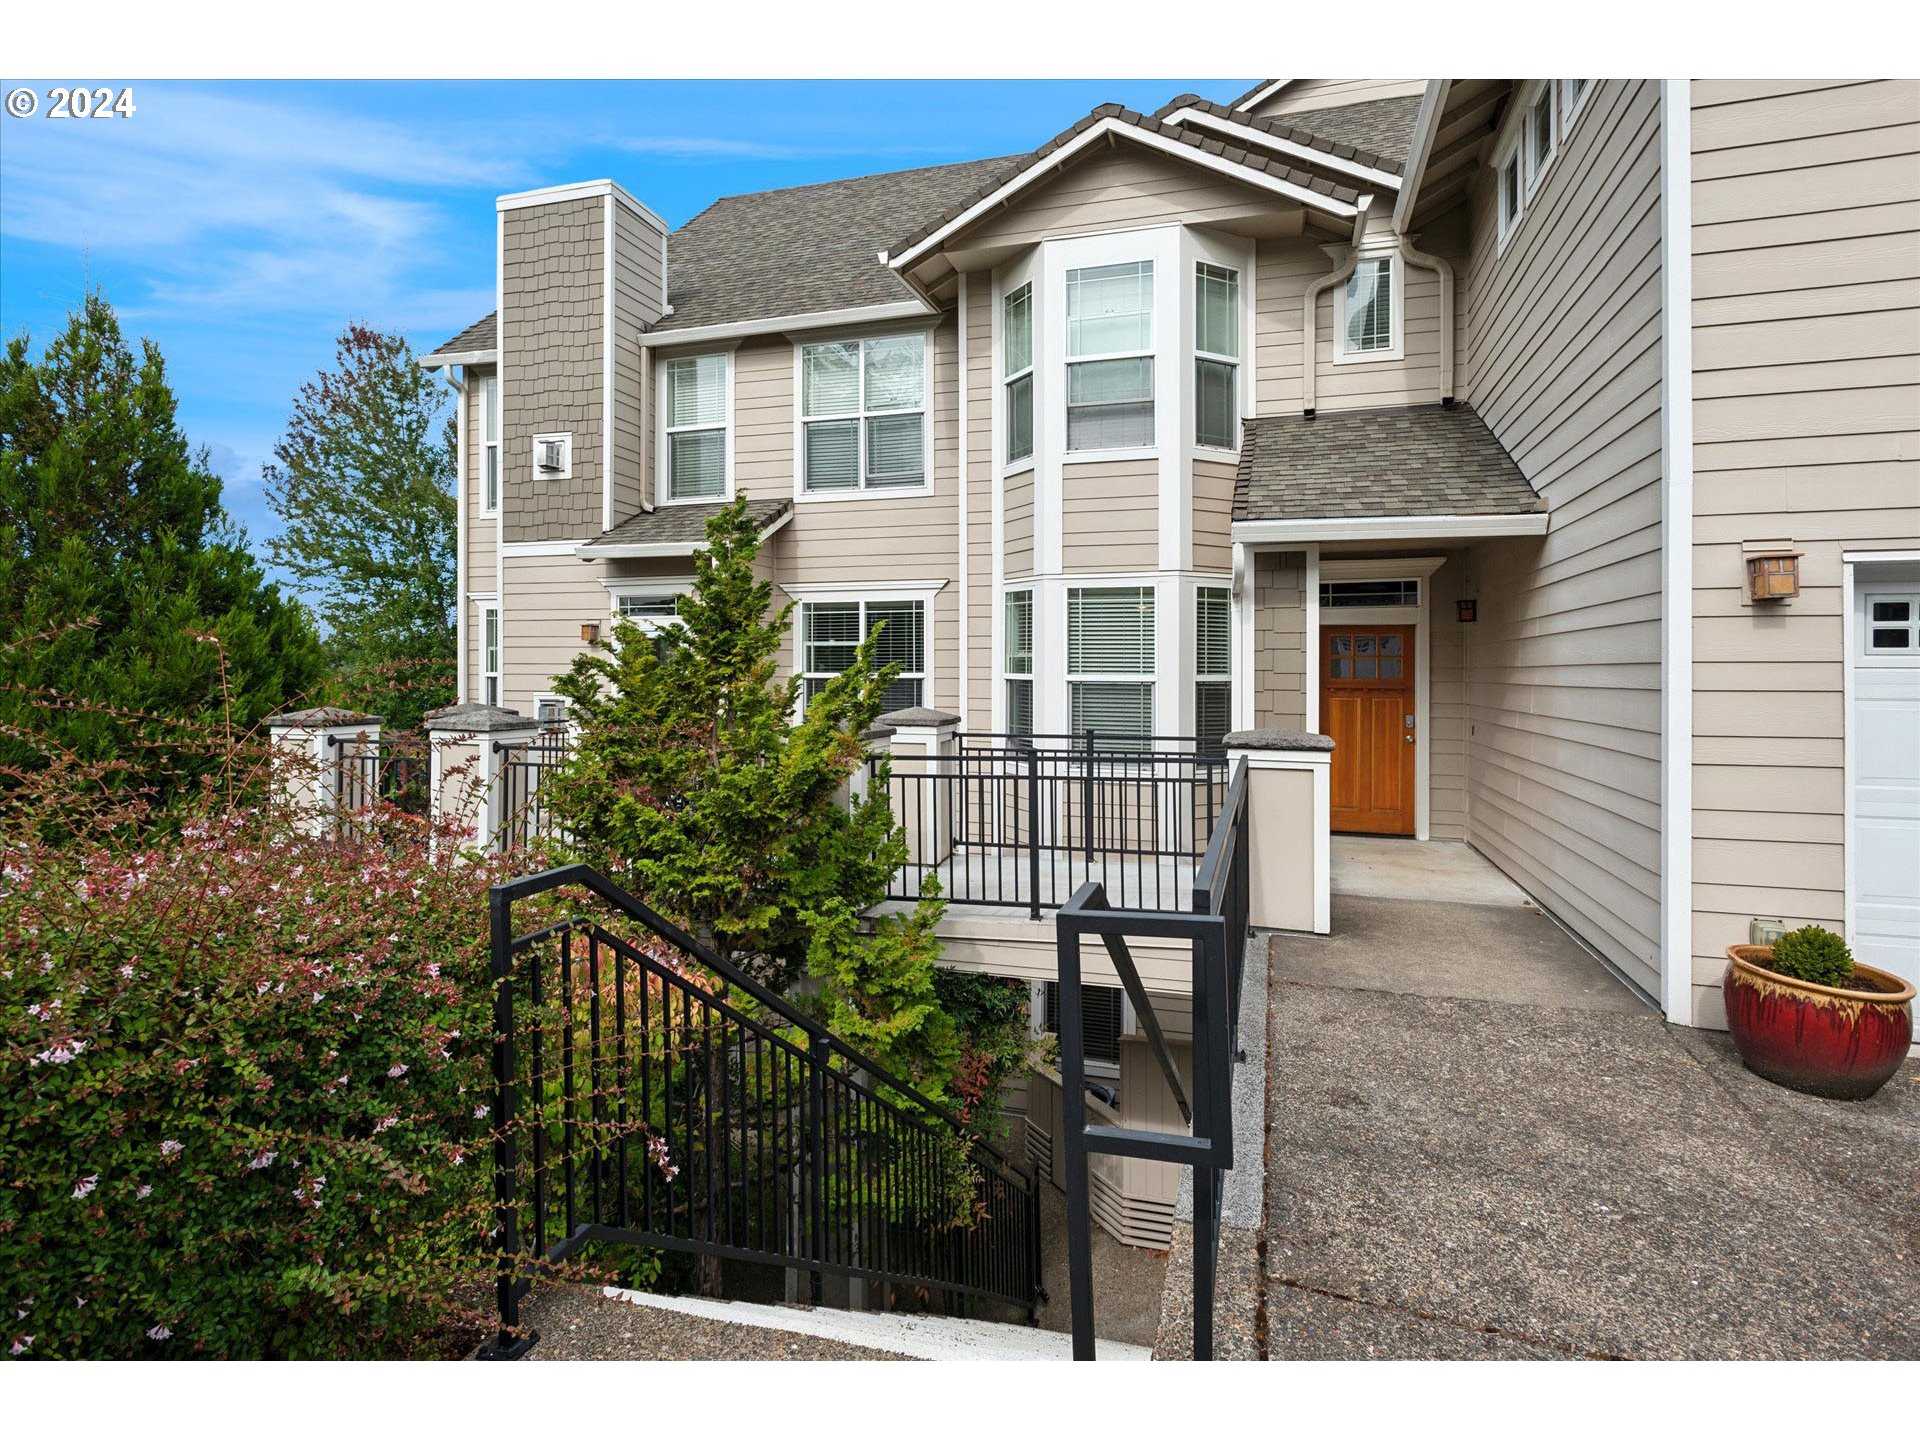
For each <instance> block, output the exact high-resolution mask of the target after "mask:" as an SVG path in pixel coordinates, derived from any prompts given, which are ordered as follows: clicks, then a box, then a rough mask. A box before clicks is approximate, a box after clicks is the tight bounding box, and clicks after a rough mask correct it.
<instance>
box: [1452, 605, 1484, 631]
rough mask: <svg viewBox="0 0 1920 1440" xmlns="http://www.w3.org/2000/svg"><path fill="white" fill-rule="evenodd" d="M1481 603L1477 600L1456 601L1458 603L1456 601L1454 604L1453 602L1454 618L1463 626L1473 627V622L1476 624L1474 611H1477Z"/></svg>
mask: <svg viewBox="0 0 1920 1440" xmlns="http://www.w3.org/2000/svg"><path fill="white" fill-rule="evenodd" d="M1479 603H1480V602H1479V601H1477V600H1456V601H1454V602H1453V614H1454V618H1455V619H1457V620H1458V621H1459V622H1460V623H1461V624H1462V625H1471V624H1473V622H1474V611H1475V609H1476V608H1477V607H1478V605H1479Z"/></svg>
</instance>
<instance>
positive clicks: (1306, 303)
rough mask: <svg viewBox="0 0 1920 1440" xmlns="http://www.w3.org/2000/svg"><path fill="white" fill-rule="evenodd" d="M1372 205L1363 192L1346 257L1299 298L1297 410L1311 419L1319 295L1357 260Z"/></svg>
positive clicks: (1343, 276)
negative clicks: (1298, 407) (1298, 401)
mask: <svg viewBox="0 0 1920 1440" xmlns="http://www.w3.org/2000/svg"><path fill="white" fill-rule="evenodd" d="M1372 206H1373V197H1372V196H1371V195H1362V196H1361V197H1360V205H1359V208H1358V209H1357V210H1355V211H1354V216H1353V245H1352V246H1351V247H1350V248H1349V249H1348V251H1347V258H1346V259H1345V260H1343V261H1342V262H1341V263H1340V264H1339V266H1338V267H1336V268H1335V269H1334V270H1333V272H1332V273H1331V274H1327V275H1323V276H1321V277H1320V278H1319V279H1318V280H1316V281H1314V282H1313V284H1311V285H1309V286H1308V287H1307V293H1306V295H1305V296H1304V297H1303V298H1302V299H1301V301H1300V413H1301V414H1303V415H1305V416H1306V417H1307V419H1309V420H1311V419H1312V418H1313V412H1314V400H1315V384H1316V382H1317V380H1318V378H1319V377H1318V375H1317V374H1316V372H1317V370H1318V369H1319V363H1318V361H1319V356H1318V353H1317V345H1318V337H1317V336H1316V334H1315V328H1316V322H1317V321H1318V319H1319V312H1320V297H1321V296H1322V295H1324V294H1325V293H1326V292H1327V291H1329V290H1331V289H1332V288H1333V287H1334V286H1335V285H1340V284H1344V283H1345V282H1346V280H1347V277H1348V276H1350V275H1352V274H1353V271H1354V267H1355V266H1357V265H1358V264H1359V263H1360V237H1361V236H1363V235H1364V234H1366V230H1367V211H1368V210H1369V209H1371V208H1372Z"/></svg>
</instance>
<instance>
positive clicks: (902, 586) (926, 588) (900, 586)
mask: <svg viewBox="0 0 1920 1440" xmlns="http://www.w3.org/2000/svg"><path fill="white" fill-rule="evenodd" d="M779 584H780V588H781V589H782V590H784V591H786V592H787V594H789V595H791V596H792V597H793V598H794V599H796V600H812V601H816V602H819V603H823V604H832V603H834V602H835V601H848V600H930V599H932V598H933V597H934V596H935V595H938V594H939V593H940V592H941V591H942V590H944V589H946V588H947V582H946V581H945V580H875V581H872V582H870V583H865V584H859V585H848V584H845V583H844V582H842V581H838V580H808V581H781V582H779Z"/></svg>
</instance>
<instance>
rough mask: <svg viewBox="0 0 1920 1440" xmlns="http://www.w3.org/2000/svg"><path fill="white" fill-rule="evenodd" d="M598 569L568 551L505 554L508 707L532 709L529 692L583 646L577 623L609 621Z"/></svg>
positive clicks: (503, 688) (503, 641) (503, 663)
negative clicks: (566, 552) (544, 553)
mask: <svg viewBox="0 0 1920 1440" xmlns="http://www.w3.org/2000/svg"><path fill="white" fill-rule="evenodd" d="M602 569H603V567H601V566H598V565H588V564H585V563H583V562H581V561H579V560H576V559H574V558H573V557H572V556H571V555H509V556H507V559H506V581H507V583H506V595H507V601H506V604H505V605H503V606H502V607H501V613H500V652H501V653H500V667H501V669H500V703H501V704H502V705H504V706H506V707H507V708H508V709H509V710H518V711H519V712H520V713H521V714H522V715H529V716H530V715H532V714H533V697H534V696H535V695H541V694H545V693H547V692H548V691H550V690H552V689H553V678H554V676H556V675H560V674H564V673H565V672H566V669H567V667H568V666H570V665H571V664H572V663H573V658H574V656H576V655H578V654H580V653H581V652H582V651H583V650H584V649H585V648H586V647H585V646H584V645H582V644H581V643H580V626H581V623H582V622H583V621H594V622H597V623H599V624H602V625H604V624H606V623H607V620H608V609H609V606H608V600H607V588H606V586H604V585H602V584H601V583H600V575H601V573H602ZM475 674H476V675H477V674H478V671H476V672H475ZM476 688H477V686H476Z"/></svg>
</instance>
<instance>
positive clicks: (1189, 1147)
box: [1055, 761, 1251, 1360]
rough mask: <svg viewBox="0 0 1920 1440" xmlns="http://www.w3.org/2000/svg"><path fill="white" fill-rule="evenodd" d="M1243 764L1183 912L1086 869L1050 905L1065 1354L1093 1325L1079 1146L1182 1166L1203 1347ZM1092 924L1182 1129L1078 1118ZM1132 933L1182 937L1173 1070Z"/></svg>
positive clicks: (1221, 1139) (1238, 964)
mask: <svg viewBox="0 0 1920 1440" xmlns="http://www.w3.org/2000/svg"><path fill="white" fill-rule="evenodd" d="M1249 843H1250V831H1249V829H1248V817H1247V768H1246V762H1245V761H1242V762H1241V763H1240V764H1239V765H1238V766H1237V767H1236V768H1235V770H1234V774H1233V778H1232V780H1231V782H1230V783H1229V785H1228V787H1227V794H1226V803H1225V808H1224V811H1223V813H1222V818H1221V823H1220V824H1219V825H1218V826H1217V827H1216V828H1215V830H1214V832H1213V838H1212V840H1211V841H1210V842H1209V844H1208V846H1207V852H1206V854H1205V855H1204V856H1203V857H1202V859H1201V862H1200V866H1199V870H1198V871H1197V873H1196V874H1195V876H1194V880H1193V888H1192V892H1191V895H1190V908H1189V909H1188V910H1187V911H1186V912H1185V913H1169V912H1166V911H1154V910H1142V909H1131V910H1130V909H1123V908H1115V907H1113V906H1111V905H1110V904H1109V901H1108V897H1107V893H1106V890H1105V887H1104V886H1103V885H1102V884H1101V883H1100V882H1099V881H1097V880H1095V881H1089V882H1087V883H1086V884H1084V885H1082V886H1081V887H1080V888H1079V889H1078V890H1077V891H1075V892H1074V895H1073V898H1072V899H1070V900H1069V901H1068V902H1067V903H1066V904H1065V905H1064V906H1062V907H1061V909H1060V913H1059V916H1058V917H1057V919H1056V921H1055V929H1056V933H1057V935H1058V949H1059V966H1060V1031H1059V1035H1060V1084H1061V1093H1062V1096H1063V1097H1064V1102H1065V1103H1063V1104H1062V1106H1061V1125H1062V1128H1063V1130H1064V1132H1065V1134H1064V1147H1063V1148H1064V1152H1065V1154H1064V1158H1065V1165H1066V1175H1065V1176H1064V1177H1063V1178H1064V1180H1065V1182H1066V1189H1067V1274H1068V1287H1069V1292H1070V1295H1071V1303H1072V1320H1073V1358H1074V1359H1076V1360H1091V1359H1093V1355H1094V1333H1093V1248H1092V1247H1093V1228H1092V1227H1093V1215H1092V1207H1091V1203H1090V1198H1089V1177H1088V1173H1087V1157H1088V1156H1089V1155H1092V1154H1101V1155H1119V1156H1130V1157H1132V1158H1134V1159H1138V1160H1164V1161H1170V1162H1172V1163H1174V1164H1177V1165H1189V1166H1191V1167H1192V1168H1193V1357H1194V1359H1196V1360H1210V1359H1212V1358H1213V1298H1214V1279H1215V1274H1216V1271H1217V1270H1218V1267H1219V1261H1220V1201H1221V1194H1222V1191H1221V1184H1220V1177H1221V1175H1222V1174H1223V1173H1224V1172H1225V1171H1228V1170H1231V1169H1232V1168H1233V1108H1232V1099H1231V1088H1232V1076H1233V1066H1234V1064H1235V1063H1236V1062H1237V1061H1238V1060H1240V1059H1243V1058H1244V1057H1243V1056H1242V1055H1240V1052H1239V1026H1240V982H1241V977H1242V975H1243V973H1244V970H1245V964H1246V952H1247V939H1248V917H1249V905H1250V900H1251V895H1250V888H1249V887H1250V879H1251V875H1250V870H1249ZM1089 935H1097V936H1099V937H1100V939H1101V941H1102V942H1103V943H1104V945H1105V946H1106V950H1107V954H1108V957H1109V958H1110V959H1111V960H1112V962H1113V967H1114V969H1115V970H1116V971H1117V972H1118V973H1119V976H1120V982H1121V984H1122V985H1123V986H1125V988H1126V991H1127V996H1128V998H1129V999H1130V1000H1131V1001H1132V1002H1133V1008H1134V1012H1135V1014H1136V1016H1137V1017H1138V1020H1139V1023H1140V1028H1141V1030H1142V1032H1143V1033H1144V1035H1145V1036H1146V1039H1147V1043H1148V1045H1149V1046H1150V1047H1151V1049H1152V1051H1153V1053H1154V1057H1155V1059H1156V1060H1157V1061H1158V1062H1159V1064H1160V1069H1161V1072H1162V1074H1163V1075H1164V1076H1165V1077H1166V1080H1167V1084H1168V1086H1169V1088H1170V1089H1171V1090H1172V1092H1173V1097H1174V1103H1175V1104H1176V1105H1177V1106H1178V1107H1179V1109H1180V1113H1181V1114H1182V1115H1183V1116H1184V1117H1185V1118H1186V1120H1187V1122H1188V1125H1189V1127H1190V1129H1189V1133H1188V1134H1185V1135H1181V1134H1177V1133H1161V1132H1156V1131H1150V1130H1135V1129H1130V1128H1128V1127H1125V1126H1119V1125H1098V1124H1092V1125H1090V1124H1088V1123H1087V1119H1086V1114H1085V1110H1084V1107H1083V1106H1082V1105H1081V1104H1080V1103H1079V1097H1080V1096H1081V1095H1082V1094H1083V1093H1085V1086H1086V1058H1087V1057H1086V1034H1085V1026H1084V1023H1083V1015H1084V1001H1083V998H1082V995H1081V989H1080V985H1081V981H1080V945H1081V941H1082V939H1083V938H1084V937H1086V936H1089ZM1129 936H1136V937H1141V938H1153V939H1163V940H1175V941H1188V942H1191V944H1192V949H1193V1011H1192V1017H1193V1052H1192V1055H1193V1058H1192V1062H1191V1066H1190V1068H1191V1071H1192V1073H1191V1075H1190V1076H1188V1077H1186V1079H1185V1080H1183V1078H1182V1076H1181V1075H1180V1073H1179V1068H1178V1066H1177V1065H1176V1064H1175V1063H1174V1058H1173V1053H1172V1051H1171V1049H1170V1048H1169V1047H1168V1045H1167V1042H1166V1038H1165V1036H1164V1034H1163V1032H1162V1029H1161V1024H1160V1017H1159V1015H1158V1014H1157V1013H1156V1011H1155V1008H1154V1004H1153V997H1152V996H1151V995H1150V994H1149V993H1148V991H1147V990H1146V988H1145V986H1143V985H1142V984H1141V983H1140V973H1139V970H1138V968H1137V967H1136V966H1135V964H1134V961H1133V955H1132V952H1131V950H1130V949H1129V948H1128V945H1127V938H1128V937H1129Z"/></svg>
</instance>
